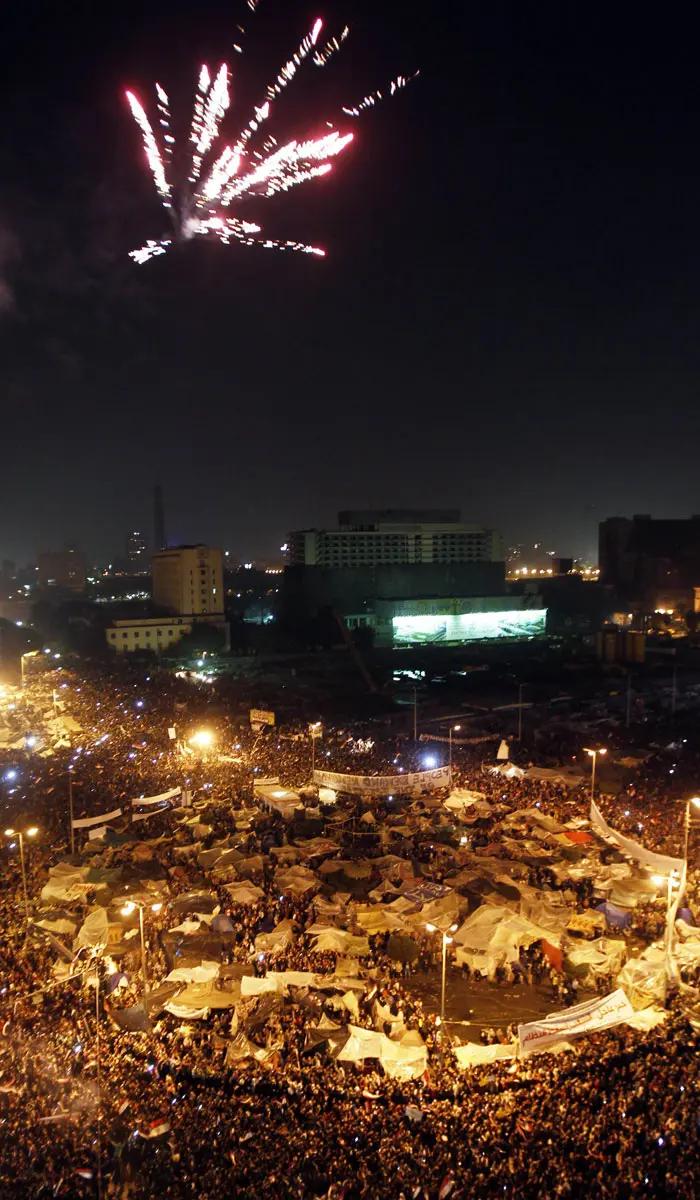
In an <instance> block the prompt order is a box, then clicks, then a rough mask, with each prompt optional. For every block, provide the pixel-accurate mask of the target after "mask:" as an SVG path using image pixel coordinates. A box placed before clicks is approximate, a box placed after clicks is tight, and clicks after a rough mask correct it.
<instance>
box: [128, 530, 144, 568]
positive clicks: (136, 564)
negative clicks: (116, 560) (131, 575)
mask: <svg viewBox="0 0 700 1200" xmlns="http://www.w3.org/2000/svg"><path fill="white" fill-rule="evenodd" d="M126 564H127V568H128V569H129V570H131V571H134V572H135V573H137V574H138V573H139V572H141V571H143V572H146V571H148V565H149V564H148V547H147V543H146V539H145V537H144V536H143V534H142V533H139V532H138V530H134V532H133V533H129V534H127V537H126Z"/></svg>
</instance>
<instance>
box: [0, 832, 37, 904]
mask: <svg viewBox="0 0 700 1200" xmlns="http://www.w3.org/2000/svg"><path fill="white" fill-rule="evenodd" d="M38 832H39V830H38V828H37V826H36V825H30V827H29V829H25V830H21V829H19V830H17V831H15V830H14V829H6V830H5V837H8V838H11V837H17V838H18V839H19V861H20V866H21V868H22V891H23V893H24V915H25V917H26V921H27V925H29V895H28V893H27V872H26V869H25V865H24V839H25V838H26V837H28V838H34V837H36V835H37V833H38Z"/></svg>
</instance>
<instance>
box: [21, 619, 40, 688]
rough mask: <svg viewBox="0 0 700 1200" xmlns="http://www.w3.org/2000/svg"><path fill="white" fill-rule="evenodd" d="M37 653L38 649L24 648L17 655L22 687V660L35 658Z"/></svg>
mask: <svg viewBox="0 0 700 1200" xmlns="http://www.w3.org/2000/svg"><path fill="white" fill-rule="evenodd" d="M20 624H21V622H20ZM38 653H39V651H38V650H25V652H24V654H20V656H19V669H20V674H21V676H22V687H24V660H25V658H36V656H37V654H38Z"/></svg>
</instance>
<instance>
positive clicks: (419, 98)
mask: <svg viewBox="0 0 700 1200" xmlns="http://www.w3.org/2000/svg"><path fill="white" fill-rule="evenodd" d="M248 16H249V14H248V11H247V9H246V7H245V5H244V3H243V0H240V3H239V5H237V4H236V3H235V2H232V0H227V2H226V3H218V2H212V3H210V4H208V5H196V4H192V3H187V4H185V3H182V2H181V0H170V2H169V3H167V4H165V3H160V2H158V3H156V2H153V0H145V2H144V3H143V4H134V3H121V4H119V5H116V4H114V3H112V2H111V0H106V2H105V3H102V4H100V5H99V6H96V5H94V4H87V3H77V2H75V0H72V2H71V3H70V4H69V5H52V6H49V5H48V4H47V5H45V6H40V5H35V4H32V3H25V4H21V5H14V6H13V7H12V10H11V12H10V13H9V14H6V15H5V18H4V28H3V62H2V93H3V94H2V101H3V103H2V121H1V122H0V164H1V171H0V395H1V396H2V415H1V421H0V431H1V434H0V444H1V447H2V450H1V456H0V557H3V556H9V557H12V558H14V559H17V560H18V561H20V562H22V561H26V560H28V559H32V558H34V556H35V554H36V552H37V550H39V549H41V548H45V547H49V546H59V545H60V544H62V543H63V541H65V540H74V541H77V542H78V543H79V544H81V545H83V546H84V547H85V548H86V549H87V551H88V552H89V554H90V555H91V556H92V557H93V558H95V559H100V560H106V558H107V557H108V556H111V555H113V554H115V553H119V552H120V550H121V548H122V545H123V539H124V535H125V533H126V531H127V530H128V529H131V528H140V529H144V528H145V529H146V530H147V531H148V532H149V533H150V531H151V528H152V517H151V513H152V488H153V484H154V482H155V481H156V480H159V481H161V482H162V484H163V486H164V488H165V493H166V510H167V526H168V535H169V538H170V540H171V541H193V540H201V541H209V542H211V543H212V544H220V545H223V546H224V547H226V548H228V549H229V550H230V551H231V554H232V555H233V556H234V558H235V557H240V558H241V559H247V558H253V557H256V556H258V557H262V556H268V557H269V556H274V555H275V552H276V551H277V548H278V546H279V544H280V542H282V541H284V539H285V536H286V533H287V531H288V530H289V529H292V528H298V527H303V526H307V525H324V524H330V523H332V522H333V521H334V520H335V514H336V511H337V510H338V509H339V508H341V507H369V506H377V507H379V506H409V505H416V506H418V505H422V506H428V505H433V506H439V505H443V506H444V505H459V506H460V507H461V508H462V513H463V518H464V519H465V520H474V521H482V522H484V523H486V524H487V525H495V526H496V527H500V528H502V529H503V531H504V532H505V534H506V538H507V540H508V542H509V543H510V544H512V543H514V542H516V541H529V542H532V541H534V540H538V541H540V540H541V541H543V542H544V543H545V548H547V549H552V550H556V551H557V552H558V553H561V554H564V553H575V554H581V553H584V554H585V553H589V554H591V553H594V552H595V546H596V539H597V522H598V521H599V520H600V519H602V518H604V517H606V516H609V515H614V514H620V515H624V514H627V515H631V514H632V513H633V512H650V513H653V514H654V515H656V516H672V515H678V516H681V515H687V514H690V513H691V512H696V511H700V494H698V488H697V479H698V468H697V461H696V459H697V434H698V423H699V420H700V417H699V412H700V409H699V407H698V379H699V374H700V337H699V336H698V309H699V298H698V292H699V289H700V271H699V267H700V238H699V237H698V230H699V228H700V220H699V214H700V171H699V169H698V151H699V146H700V87H699V85H698V70H697V61H696V60H697V48H696V37H695V29H694V27H693V26H692V24H691V17H690V16H689V15H688V13H687V11H685V10H684V8H683V6H678V7H677V8H676V9H675V10H674V9H673V8H672V9H668V8H666V9H664V8H658V7H657V8H654V9H644V8H643V7H639V6H632V5H628V4H621V5H605V6H603V5H585V4H583V3H579V4H562V3H561V2H560V0H559V2H557V3H549V2H539V3H537V4H523V3H522V0H520V2H516V0H513V2H512V3H498V0H494V2H493V3H487V4H483V3H482V4H467V3H462V2H460V0H450V2H449V3H443V4H440V5H437V4H430V3H424V4H422V5H420V6H418V5H416V4H413V3H409V2H408V0H375V3H373V4H370V3H368V2H367V0H345V2H344V3H341V0H329V2H328V3H323V2H322V3H320V4H318V5H314V6H309V5H308V4H307V3H306V0H300V2H299V3H296V2H295V0H261V5H260V8H259V10H258V13H257V14H256V17H255V18H254V20H252V21H251V20H248ZM317 16H323V17H325V18H327V19H328V22H329V24H330V25H331V26H332V27H333V28H334V29H339V28H341V27H342V24H343V23H344V20H345V19H347V20H348V21H349V22H350V24H351V26H352V33H351V37H350V39H349V41H348V42H347V43H346V46H345V48H344V49H343V51H342V52H341V54H340V55H338V56H336V58H335V60H334V61H333V62H332V63H331V64H329V66H328V67H326V68H325V69H324V70H318V69H317V68H316V67H314V66H312V65H308V67H307V68H306V69H305V71H304V73H303V74H302V75H301V77H300V78H299V81H298V82H297V83H295V84H294V85H293V88H291V89H289V90H288V91H287V93H286V94H285V98H284V99H283V100H282V101H281V102H279V104H278V108H277V112H278V114H279V119H278V120H277V121H276V123H275V124H273V126H272V128H273V129H274V131H275V132H277V133H278V134H281V135H282V136H284V135H285V134H289V133H290V132H294V133H301V134H302V135H313V134H315V133H318V132H321V131H322V129H323V122H324V121H325V120H326V119H330V118H331V117H334V116H336V114H337V115H338V116H339V122H338V124H339V128H340V129H341V130H345V129H346V128H349V127H351V128H353V129H354V130H355V133H356V140H355V143H354V145H353V147H352V148H351V149H350V150H349V151H347V152H346V153H345V155H344V156H343V157H341V159H339V160H336V167H335V169H334V171H333V172H332V174H331V175H330V176H329V177H328V178H326V179H324V180H317V181H314V182H313V183H311V184H309V185H307V186H305V187H304V188H301V189H299V190H297V192H296V193H294V194H291V195H287V196H281V197H277V198H275V199H274V200H273V201H262V202H260V201H258V202H255V201H253V202H251V203H250V204H249V206H248V208H247V211H246V213H245V215H246V216H250V217H251V218H255V217H259V218H260V220H261V223H264V227H265V230H266V231H267V232H269V233H270V234H271V235H272V236H281V237H288V236H290V237H298V238H299V239H300V240H308V241H311V242H313V243H316V244H321V245H323V246H325V247H326V249H327V254H328V256H327V258H326V259H325V260H318V259H315V258H310V257H306V256H302V255H291V254H289V255H283V254H278V253H276V252H272V251H267V250H262V249H244V248H239V247H236V246H235V244H234V245H233V246H231V247H229V248H225V247H223V246H221V245H219V244H218V243H216V242H211V243H207V242H204V241H202V240H199V241H198V240H195V242H193V243H189V244H187V245H185V246H183V247H182V248H179V249H178V250H177V252H176V253H172V254H171V255H169V256H167V257H165V258H160V259H157V260H156V261H154V262H152V263H149V264H147V265H145V266H142V267H137V266H134V265H132V263H131V261H130V260H129V259H128V257H127V252H128V250H130V249H132V248H133V247H135V246H138V245H141V244H142V242H143V241H145V240H146V238H148V237H158V236H162V235H163V234H165V232H166V230H167V222H166V218H164V215H163V212H162V210H161V209H160V208H159V205H158V202H157V199H156V197H155V193H154V190H153V187H152V184H151V181H150V177H149V176H148V174H147V170H146V167H145V163H144V160H143V155H142V150H141V144H140V138H139V135H138V131H137V130H136V127H135V126H134V125H133V123H132V122H131V119H130V116H129V114H128V111H127V109H126V105H125V102H124V98H123V92H124V89H125V87H133V88H134V90H136V91H137V93H138V94H139V95H140V96H141V97H142V98H143V99H144V100H145V99H146V97H148V98H149V100H150V93H149V87H150V85H151V84H152V82H153V80H155V79H156V78H157V79H159V81H160V82H161V83H162V84H163V86H165V87H166V88H167V90H168V91H169V93H170V96H171V103H172V106H173V109H174V111H175V114H176V124H179V125H182V126H186V125H187V123H188V121H189V116H190V111H191V95H192V90H193V87H194V84H195V81H196V75H197V71H198V67H199V63H200V62H201V61H203V60H204V59H207V60H208V61H209V62H210V63H216V64H218V62H220V61H221V60H222V59H226V60H228V61H229V62H231V63H232V65H233V67H234V69H235V72H236V74H235V77H234V82H233V104H232V107H231V110H230V111H229V114H228V115H227V118H226V121H225V124H224V130H225V131H227V132H228V134H229V135H230V136H233V135H234V134H235V133H236V132H237V131H238V129H239V128H240V127H241V126H242V125H243V124H244V123H245V121H246V120H247V119H248V116H249V115H250V111H251V108H252V105H253V103H255V102H259V101H260V99H261V97H262V96H263V95H264V91H265V86H266V84H267V83H268V81H270V80H271V79H272V78H273V77H274V76H275V75H276V73H277V70H278V68H279V66H280V65H281V64H282V62H283V61H284V60H285V59H286V58H287V57H289V54H290V52H291V51H292V50H293V49H294V47H295V46H296V45H297V44H298V42H299V41H300V40H301V37H302V36H303V34H304V33H305V32H306V31H307V30H308V28H309V27H310V25H311V24H312V22H313V19H314V18H315V17H317ZM239 18H244V21H243V23H244V24H247V25H248V27H249V29H248V34H247V38H246V53H245V55H244V56H243V57H240V56H238V55H236V54H235V53H234V52H233V50H232V48H231V46H232V42H233V41H234V40H236V38H237V36H238V35H237V33H236V28H235V26H236V21H237V19H239ZM329 32H330V30H329ZM417 67H420V68H421V75H420V77H419V78H418V79H417V80H416V81H415V82H414V83H412V84H411V86H410V87H409V88H408V89H407V90H406V91H404V92H403V93H401V94H400V95H399V96H398V97H397V98H395V99H394V100H391V101H388V102H387V103H385V104H384V105H382V106H379V107H378V108H376V109H375V110H373V111H372V112H370V113H369V114H367V115H365V116H364V117H363V118H362V119H361V120H360V121H357V122H352V121H350V120H349V119H347V118H344V117H343V116H342V114H341V113H339V109H340V105H341V104H343V103H348V102H352V101H354V100H356V99H359V98H361V97H362V95H363V94H364V92H365V91H368V90H371V89H372V88H374V87H380V86H382V85H383V84H386V83H387V82H388V80H389V79H391V78H392V77H393V76H395V75H396V74H397V73H399V72H401V71H403V72H404V73H409V72H411V71H413V70H415V69H416V68H417ZM150 111H151V112H152V115H153V116H155V109H154V108H152V109H151V110H150Z"/></svg>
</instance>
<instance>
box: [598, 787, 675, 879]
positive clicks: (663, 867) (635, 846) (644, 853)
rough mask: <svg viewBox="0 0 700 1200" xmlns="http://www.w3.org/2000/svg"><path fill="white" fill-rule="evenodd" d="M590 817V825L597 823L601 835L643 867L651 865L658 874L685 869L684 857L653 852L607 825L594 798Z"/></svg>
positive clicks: (668, 873)
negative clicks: (670, 856) (672, 856)
mask: <svg viewBox="0 0 700 1200" xmlns="http://www.w3.org/2000/svg"><path fill="white" fill-rule="evenodd" d="M590 819H591V825H597V826H598V828H599V829H600V830H601V832H602V833H603V835H604V836H605V837H606V838H609V839H610V840H611V841H613V842H615V843H616V845H618V846H619V847H620V849H621V851H622V853H623V854H626V855H627V856H628V858H633V859H635V861H636V862H639V863H641V864H642V866H644V867H651V869H652V870H653V871H657V872H658V873H659V874H660V875H670V874H671V872H672V871H676V872H677V873H678V875H682V873H683V871H684V869H685V859H684V858H669V856H668V855H666V854H655V853H654V851H653V850H647V848H646V846H642V845H641V844H640V843H639V842H633V841H632V839H631V838H627V837H625V836H624V835H623V834H621V833H618V832H617V830H615V829H613V828H612V826H611V825H608V823H607V821H606V820H605V817H604V816H603V814H602V812H601V811H600V809H599V808H598V805H597V804H596V803H595V801H594V800H591V810H590Z"/></svg>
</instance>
